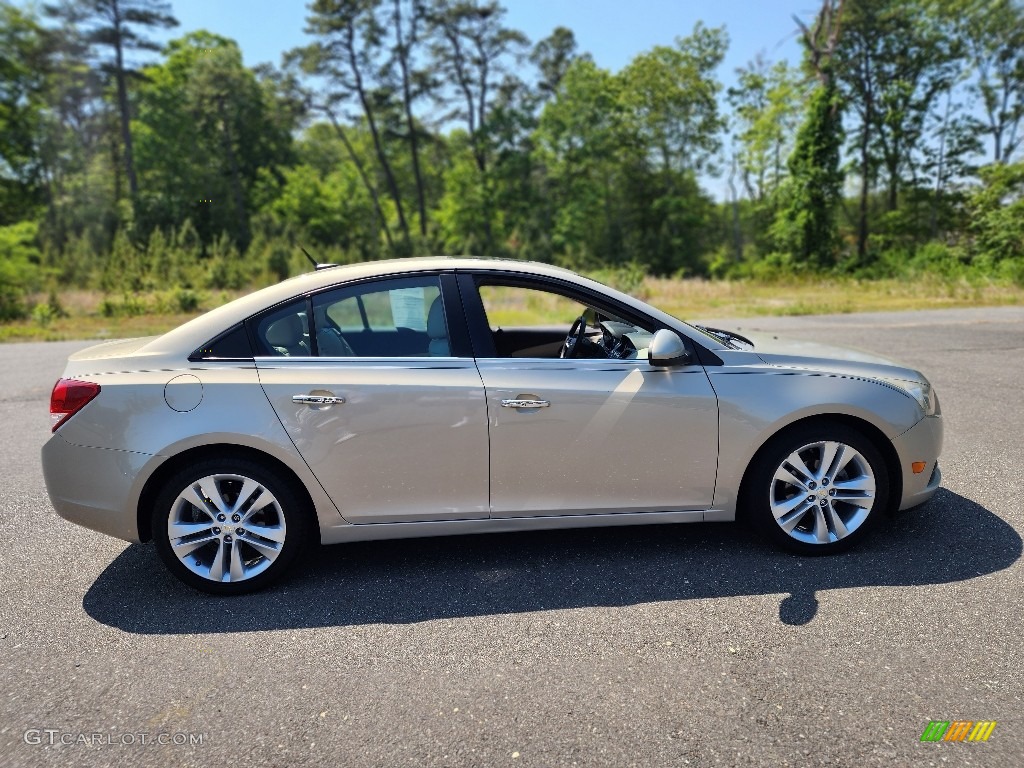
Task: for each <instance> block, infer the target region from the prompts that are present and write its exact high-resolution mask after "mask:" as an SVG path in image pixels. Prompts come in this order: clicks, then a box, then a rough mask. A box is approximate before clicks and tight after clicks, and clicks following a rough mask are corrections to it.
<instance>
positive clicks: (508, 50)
mask: <svg viewBox="0 0 1024 768" xmlns="http://www.w3.org/2000/svg"><path fill="white" fill-rule="evenodd" d="M505 13H506V11H505V8H504V7H503V6H502V5H501V4H500V3H499V2H497V0H436V1H435V2H434V4H433V6H432V8H431V10H430V12H429V13H428V20H429V23H430V29H431V35H432V44H431V53H432V62H433V66H434V67H435V71H436V73H437V75H438V77H439V79H440V81H441V82H444V83H448V84H449V85H448V87H447V88H441V89H439V90H438V92H437V98H438V100H439V101H440V103H442V104H444V105H446V106H447V107H448V108H449V110H450V111H449V112H448V113H447V114H446V115H445V116H444V118H443V119H444V120H458V121H460V122H462V123H463V124H464V125H465V130H466V135H467V136H468V137H469V143H470V148H471V150H472V153H473V159H474V161H475V162H476V166H477V171H478V174H477V181H478V183H479V184H480V185H481V187H480V189H479V190H478V192H477V193H476V194H477V196H478V198H479V200H480V201H481V204H482V205H483V215H482V218H481V219H480V224H481V225H482V227H483V236H482V239H481V241H482V245H481V249H482V250H481V252H482V253H484V254H494V253H495V252H496V244H495V237H494V221H493V219H494V217H495V204H494V189H493V185H492V181H491V178H490V175H489V166H490V164H491V161H492V142H491V139H490V136H489V131H490V125H491V124H490V120H489V118H490V114H491V109H492V107H493V103H494V98H495V95H496V94H497V93H498V91H499V89H500V87H501V86H502V84H503V83H504V81H505V79H506V76H507V75H508V74H509V72H510V63H511V62H513V61H517V60H519V59H520V58H521V57H522V56H523V55H524V53H525V50H526V47H527V45H528V44H529V41H528V39H527V37H526V35H524V34H523V33H522V32H520V31H518V30H515V29H511V28H509V27H506V26H505V24H504V16H505Z"/></svg>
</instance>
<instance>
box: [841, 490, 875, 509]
mask: <svg viewBox="0 0 1024 768" xmlns="http://www.w3.org/2000/svg"><path fill="white" fill-rule="evenodd" d="M837 501H841V502H843V503H844V504H853V505H854V506H855V507H860V508H861V509H871V505H872V504H874V503H875V497H874V496H861V495H857V494H852V493H837V494H836V495H835V496H834V497H833V498H832V503H833V504H834V503H836V502H837Z"/></svg>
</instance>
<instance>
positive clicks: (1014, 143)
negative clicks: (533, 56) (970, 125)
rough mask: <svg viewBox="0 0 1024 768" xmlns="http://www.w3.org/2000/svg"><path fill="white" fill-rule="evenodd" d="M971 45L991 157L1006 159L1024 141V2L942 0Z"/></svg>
mask: <svg viewBox="0 0 1024 768" xmlns="http://www.w3.org/2000/svg"><path fill="white" fill-rule="evenodd" d="M941 6H942V7H943V9H944V10H945V11H946V13H947V14H949V17H950V18H951V20H952V23H953V25H954V27H955V29H956V31H957V33H958V34H959V36H960V37H961V38H962V40H963V42H964V44H965V45H966V48H967V55H968V59H969V61H970V63H971V64H972V65H973V68H974V74H975V82H974V84H973V86H972V90H973V91H974V93H975V94H976V95H977V96H978V97H980V99H981V105H982V108H983V109H984V114H985V119H984V120H983V121H978V122H977V124H976V127H977V129H979V131H982V132H985V133H987V134H988V136H989V137H990V138H991V140H992V155H993V157H992V159H993V160H994V161H995V162H997V163H1007V162H1009V161H1010V158H1011V157H1013V154H1014V152H1016V151H1017V149H1018V148H1019V147H1020V145H1021V142H1022V141H1024V125H1022V123H1024V5H1022V4H1021V3H1020V1H1019V0H942V2H941Z"/></svg>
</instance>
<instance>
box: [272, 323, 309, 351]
mask: <svg viewBox="0 0 1024 768" xmlns="http://www.w3.org/2000/svg"><path fill="white" fill-rule="evenodd" d="M305 326H306V324H305V323H304V322H303V320H302V317H301V316H299V315H285V316H284V317H282V318H281V319H280V320H275V321H274V322H272V323H271V324H270V325H269V326H268V327H267V337H266V338H267V344H269V345H270V346H272V347H273V348H274V349H275V350H276V351H277V353H278V354H279V355H284V356H286V357H308V356H309V347H308V346H307V345H306V337H305V333H306V328H305Z"/></svg>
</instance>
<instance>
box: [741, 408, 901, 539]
mask: <svg viewBox="0 0 1024 768" xmlns="http://www.w3.org/2000/svg"><path fill="white" fill-rule="evenodd" d="M826 443H840V444H842V445H845V446H847V447H848V448H852V449H853V451H854V452H856V454H857V455H858V456H856V457H853V458H852V459H850V460H847V461H846V463H843V466H842V467H840V468H839V471H838V472H836V473H835V476H834V477H828V474H829V473H828V472H824V473H821V475H822V476H823V479H821V480H820V481H819V479H814V478H809V477H805V476H803V474H802V473H800V472H799V471H797V472H795V473H791V474H794V475H795V477H796V479H798V480H804V481H809V482H806V483H805V486H806V487H803V488H801V487H798V486H797V485H796V484H791V483H788V482H787V481H785V480H779V479H776V472H777V471H780V470H781V469H782V467H783V465H784V464H786V465H787V468H789V467H790V466H792V465H789V464H788V459H789V457H790V456H792V455H793V454H794V453H796V452H797V451H802V453H801V454H800V456H801V458H804V459H805V461H804V466H805V467H806V468H807V469H809V470H811V473H812V475H817V474H818V473H820V465H821V463H822V462H823V460H824V459H823V457H827V456H828V453H827V448H825V447H824V444H826ZM816 444H821V445H820V446H819V447H814V446H816ZM802 449H805V450H802ZM847 454H848V455H851V456H852V454H849V452H847ZM844 458H845V457H844ZM815 460H817V465H815ZM840 461H843V459H840ZM833 471H835V468H834V467H833ZM872 477H873V486H874V488H873V493H874V498H873V502H872V501H870V499H869V497H868V494H869V493H870V491H852V490H846V489H845V488H847V487H850V486H857V485H860V486H865V487H866V486H868V485H870V481H871V479H872ZM826 480H827V481H828V482H827V484H825V481H826ZM834 481H837V482H840V484H841V487H840V488H835V487H830V486H833V485H834ZM889 488H890V485H889V471H888V467H887V466H886V463H885V460H884V459H883V457H882V454H881V452H880V451H879V450H878V448H877V447H876V446H875V445H874V443H873V442H872V441H871V440H870V439H868V438H867V437H865V436H864V435H863V434H862V433H861V432H859V431H858V430H856V429H854V428H852V427H849V426H847V425H845V424H839V423H835V422H824V421H823V422H814V423H809V424H805V425H800V426H796V427H794V428H792V429H789V430H786V431H784V432H782V433H780V434H779V435H776V436H775V437H773V438H772V439H771V440H770V441H768V443H767V444H765V446H764V447H763V448H762V449H761V450H760V451H759V452H758V454H757V456H755V458H754V461H753V463H752V465H751V469H750V474H749V476H748V478H747V481H746V483H745V484H744V494H743V496H744V498H743V500H742V501H743V504H744V507H745V510H746V512H747V513H748V515H749V518H750V520H751V522H752V523H753V524H754V525H755V526H756V527H757V528H758V529H759V530H760V531H761V532H762V533H763V534H764V535H765V536H766V537H767V538H769V539H770V540H771V541H773V542H774V543H775V544H777V545H778V546H780V547H783V548H785V549H788V550H790V551H792V552H797V553H799V554H803V555H827V554H833V553H835V552H841V551H843V550H846V549H849V548H850V547H852V546H855V545H856V544H857V542H859V541H860V540H861V539H863V538H864V537H865V536H867V535H868V534H869V533H870V531H871V529H872V528H873V527H874V526H875V525H876V524H877V523H878V521H879V519H880V518H881V517H882V515H883V513H884V511H885V510H886V509H887V508H888V506H889ZM798 491H799V493H798ZM830 491H831V493H832V495H831V496H830V495H829V492H830ZM855 495H857V496H863V498H860V499H853V500H852V501H850V500H847V499H852V497H853V496H855ZM798 496H799V497H800V498H798ZM812 496H813V497H814V501H813V502H812V501H811V497H812ZM840 497H842V498H840ZM822 499H824V500H825V502H826V503H824V504H823V503H822ZM773 503H774V504H777V505H778V506H779V508H780V509H785V508H786V507H787V506H788V504H789V503H793V504H796V505H797V506H796V507H794V509H793V510H792V511H791V512H788V513H786V514H784V515H782V516H781V518H780V519H781V520H782V521H783V522H782V523H780V522H779V521H777V520H776V517H775V514H774V513H773V509H772V505H773ZM867 503H869V504H870V507H868V508H867V509H866V515H865V514H864V511H865V507H866V506H867ZM805 507H806V511H803V512H801V510H802V509H804V508H805ZM819 508H820V510H819ZM819 512H820V517H819ZM794 521H796V522H795V527H794V528H793V531H792V532H787V531H786V530H785V529H784V528H783V523H785V524H786V525H794ZM848 524H849V525H850V528H849V529H847V525H848ZM821 526H824V528H825V532H826V533H827V540H826V541H825V542H824V543H822V542H821V540H820V538H819V536H818V532H819V531H820V530H821ZM843 531H848V532H846V533H843Z"/></svg>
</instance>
